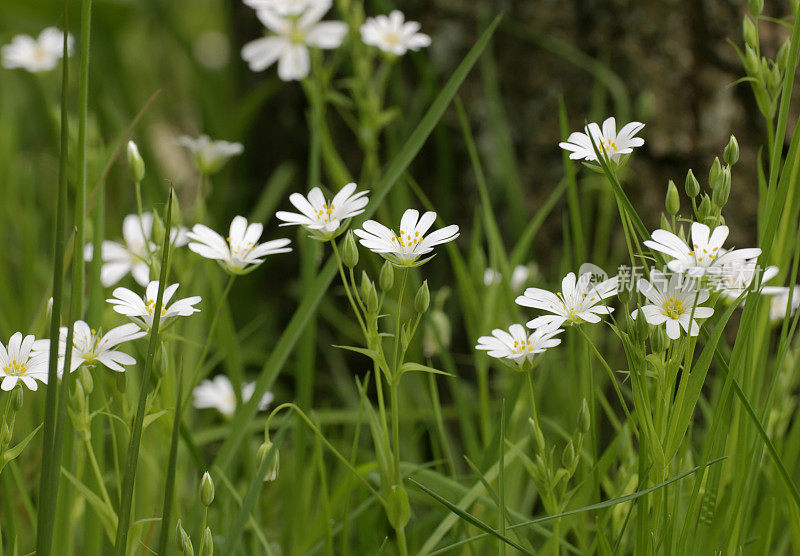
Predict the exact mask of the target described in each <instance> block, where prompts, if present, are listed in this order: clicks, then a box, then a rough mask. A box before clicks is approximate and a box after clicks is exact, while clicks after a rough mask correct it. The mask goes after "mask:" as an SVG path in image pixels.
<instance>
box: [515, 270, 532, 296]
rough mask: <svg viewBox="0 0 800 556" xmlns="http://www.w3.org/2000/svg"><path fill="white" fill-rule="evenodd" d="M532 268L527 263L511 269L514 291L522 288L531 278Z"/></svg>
mask: <svg viewBox="0 0 800 556" xmlns="http://www.w3.org/2000/svg"><path fill="white" fill-rule="evenodd" d="M530 275H531V269H530V267H528V266H527V265H522V264H520V265H517V266H515V267H514V270H512V271H511V289H512V290H514V291H517V290H521V289H522V288H523V287H525V284H526V283H527V282H528V278H530Z"/></svg>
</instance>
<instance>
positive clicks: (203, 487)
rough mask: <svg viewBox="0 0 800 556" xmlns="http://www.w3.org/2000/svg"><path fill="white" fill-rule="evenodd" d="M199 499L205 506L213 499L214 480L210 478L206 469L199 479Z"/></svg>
mask: <svg viewBox="0 0 800 556" xmlns="http://www.w3.org/2000/svg"><path fill="white" fill-rule="evenodd" d="M200 501H201V502H202V503H203V505H204V506H206V507H208V506H210V505H211V503H212V502H213V501H214V481H213V480H211V475H209V474H208V471H206V472H205V473H203V478H202V479H201V480H200Z"/></svg>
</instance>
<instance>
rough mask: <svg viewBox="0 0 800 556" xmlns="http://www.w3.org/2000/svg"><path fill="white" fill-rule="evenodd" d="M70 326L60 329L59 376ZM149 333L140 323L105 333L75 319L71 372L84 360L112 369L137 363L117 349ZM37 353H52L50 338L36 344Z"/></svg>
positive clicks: (90, 363)
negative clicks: (116, 348)
mask: <svg viewBox="0 0 800 556" xmlns="http://www.w3.org/2000/svg"><path fill="white" fill-rule="evenodd" d="M67 332H68V330H67V327H66V326H62V327H61V328H60V329H59V338H58V373H59V376H61V374H62V373H63V372H64V354H65V353H66V348H67ZM145 334H146V333H145V331H144V330H142V329H141V328H140V327H139V326H137V325H135V324H133V323H128V324H123V325H122V326H117V327H116V328H112V329H111V330H109V331H108V332H107V333H105V334H103V335H101V334H100V333H98V332H97V331H96V330H95V329H94V328H90V327H89V325H88V324H86V323H85V322H84V321H82V320H76V321H75V329H74V331H73V333H72V356H71V360H70V372H74V371H75V370H76V369H77V368H78V367H80V366H81V365H82V364H83V363H87V364H89V365H93V364H95V363H102V364H103V365H105V366H106V367H108V368H109V369H111V370H112V371H117V372H123V371H124V370H125V367H124V365H134V364H136V359H134V358H133V357H131V356H130V355H128V354H127V353H123V352H121V351H117V350H115V349H114V348H115V347H117V346H118V345H120V344H122V343H124V342H130V341H132V340H136V339H138V338H141V337H142V336H144V335H145ZM32 352H33V353H34V354H41V355H44V356H48V355H49V353H50V340H38V341H36V342H35V344H34V346H33V350H32Z"/></svg>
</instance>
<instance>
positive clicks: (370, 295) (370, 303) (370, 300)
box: [366, 282, 379, 314]
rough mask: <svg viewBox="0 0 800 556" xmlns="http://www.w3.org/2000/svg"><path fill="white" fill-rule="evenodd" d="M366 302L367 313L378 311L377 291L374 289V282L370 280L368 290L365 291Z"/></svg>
mask: <svg viewBox="0 0 800 556" xmlns="http://www.w3.org/2000/svg"><path fill="white" fill-rule="evenodd" d="M366 304H367V311H368V312H369V313H373V314H375V313H377V312H378V308H379V307H378V292H377V290H376V289H375V284H373V283H372V282H370V283H369V290H368V291H367V297H366Z"/></svg>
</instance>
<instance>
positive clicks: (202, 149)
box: [178, 135, 244, 176]
mask: <svg viewBox="0 0 800 556" xmlns="http://www.w3.org/2000/svg"><path fill="white" fill-rule="evenodd" d="M178 144H179V145H182V146H183V147H186V150H188V151H189V154H191V155H192V160H193V161H194V164H195V166H196V167H197V169H198V170H199V171H200V173H201V174H204V175H206V176H210V175H212V174H216V173H217V172H219V171H220V170H221V169H222V167H223V166H225V163H226V162H228V159H229V158H231V157H234V156H238V155H240V154H242V153H243V152H244V147H243V146H242V144H241V143H230V142H228V141H212V140H211V138H210V137H209V136H208V135H201V136H200V137H198V138H197V139H195V138H194V137H189V136H188V135H181V136H180V137H178Z"/></svg>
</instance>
